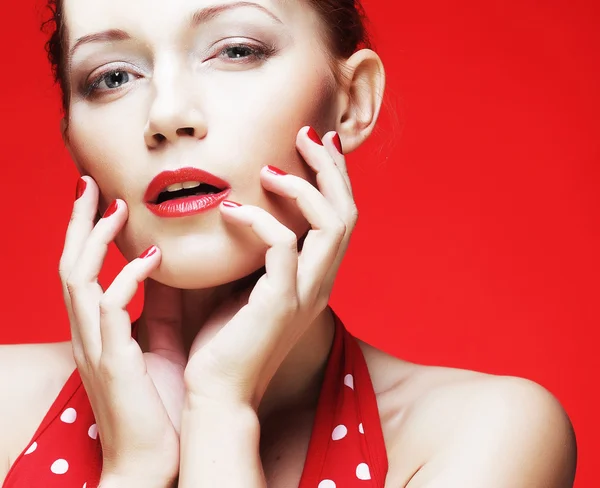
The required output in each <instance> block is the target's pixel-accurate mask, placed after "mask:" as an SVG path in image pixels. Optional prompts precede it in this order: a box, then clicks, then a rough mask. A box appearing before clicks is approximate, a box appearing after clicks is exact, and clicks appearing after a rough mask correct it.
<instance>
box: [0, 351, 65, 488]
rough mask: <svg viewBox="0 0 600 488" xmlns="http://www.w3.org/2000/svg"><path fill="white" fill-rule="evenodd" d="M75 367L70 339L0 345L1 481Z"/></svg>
mask: <svg viewBox="0 0 600 488" xmlns="http://www.w3.org/2000/svg"><path fill="white" fill-rule="evenodd" d="M75 367H76V366H75V361H74V360H73V355H72V350H71V343H70V342H57V343H48V344H14V345H0V371H2V374H0V398H2V401H1V402H0V432H2V436H0V455H1V456H2V457H1V458H0V484H1V482H2V481H3V480H4V477H5V476H6V474H7V471H8V468H9V466H10V464H12V461H14V457H15V456H17V455H18V454H20V452H21V450H22V449H23V448H24V447H25V446H26V444H27V442H29V440H30V439H31V437H32V436H33V434H34V433H35V430H36V429H37V427H38V425H39V424H40V422H41V421H42V419H43V417H44V415H45V414H46V412H47V411H48V409H49V408H50V406H51V405H52V402H53V401H54V399H55V398H56V396H57V395H58V393H59V392H60V390H61V388H62V387H63V385H64V384H65V382H66V381H67V379H68V378H69V375H70V374H71V373H72V372H73V370H74V369H75Z"/></svg>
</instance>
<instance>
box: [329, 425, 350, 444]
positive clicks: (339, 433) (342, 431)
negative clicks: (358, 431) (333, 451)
mask: <svg viewBox="0 0 600 488" xmlns="http://www.w3.org/2000/svg"><path fill="white" fill-rule="evenodd" d="M347 433H348V429H347V428H346V426H345V425H338V426H337V427H336V428H335V429H333V432H332V434H331V438H332V439H333V440H334V441H339V440H340V439H343V438H344V437H346V434H347Z"/></svg>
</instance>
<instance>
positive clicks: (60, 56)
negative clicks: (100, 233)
mask: <svg viewBox="0 0 600 488" xmlns="http://www.w3.org/2000/svg"><path fill="white" fill-rule="evenodd" d="M304 1H307V2H308V3H309V4H310V5H311V6H312V7H313V8H314V9H315V11H316V12H317V13H318V14H319V15H320V17H321V19H322V20H323V25H324V27H325V41H326V44H327V48H328V50H329V52H330V54H331V58H332V60H335V59H345V58H349V57H350V56H351V55H352V53H354V52H355V51H356V50H357V49H360V48H363V47H366V48H369V47H371V41H370V39H369V35H368V32H367V28H366V16H365V13H364V9H363V7H362V5H361V3H360V0H304ZM47 6H48V9H49V10H50V18H49V19H48V20H47V21H45V22H44V23H43V24H42V29H44V30H45V29H46V28H47V27H48V26H50V38H49V39H48V41H47V42H46V52H47V53H48V60H49V61H50V64H51V66H52V71H53V74H54V80H55V82H56V83H58V85H59V87H60V91H61V95H62V107H63V111H64V113H65V115H66V114H67V113H68V110H69V102H70V99H69V87H68V84H67V79H68V78H67V66H66V61H67V60H66V57H65V46H66V45H67V44H68V42H67V29H66V25H65V17H64V12H63V8H62V0H48V5H47ZM334 74H335V75H336V79H338V78H337V77H338V76H339V75H340V74H341V73H339V72H338V71H337V70H336V69H334Z"/></svg>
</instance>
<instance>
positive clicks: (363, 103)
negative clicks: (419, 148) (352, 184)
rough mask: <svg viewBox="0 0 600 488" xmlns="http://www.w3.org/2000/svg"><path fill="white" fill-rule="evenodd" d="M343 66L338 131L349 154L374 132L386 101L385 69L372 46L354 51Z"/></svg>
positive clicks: (345, 150) (345, 151)
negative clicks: (384, 95)
mask: <svg viewBox="0 0 600 488" xmlns="http://www.w3.org/2000/svg"><path fill="white" fill-rule="evenodd" d="M341 69H342V79H341V83H342V85H343V86H342V87H341V90H340V99H339V101H338V102H339V104H338V107H339V118H338V123H337V132H338V134H339V135H340V138H341V140H342V147H343V148H344V153H346V154H348V153H350V152H352V151H354V150H355V149H357V148H358V147H359V146H360V145H361V144H362V143H363V142H364V141H365V140H366V139H367V138H368V137H369V136H370V135H371V132H373V129H374V127H375V123H376V122H377V118H378V117H379V112H380V110H381V104H382V102H383V93H384V90H385V70H384V67H383V63H382V61H381V58H380V57H379V55H377V53H375V52H374V51H372V50H371V49H361V50H359V51H357V52H355V53H354V54H353V55H352V56H350V58H348V59H347V60H346V61H345V62H344V63H343V65H342V66H341Z"/></svg>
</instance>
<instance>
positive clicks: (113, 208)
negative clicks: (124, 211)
mask: <svg viewBox="0 0 600 488" xmlns="http://www.w3.org/2000/svg"><path fill="white" fill-rule="evenodd" d="M118 208H119V204H118V202H117V201H116V200H113V202H112V203H111V204H110V206H109V207H108V208H107V209H106V211H105V212H104V215H103V216H102V218H103V219H105V218H106V217H110V216H111V215H112V214H114V213H115V212H116V211H117V209H118Z"/></svg>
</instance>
